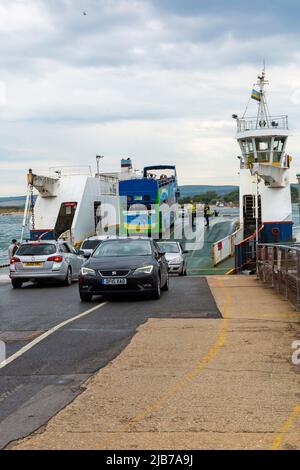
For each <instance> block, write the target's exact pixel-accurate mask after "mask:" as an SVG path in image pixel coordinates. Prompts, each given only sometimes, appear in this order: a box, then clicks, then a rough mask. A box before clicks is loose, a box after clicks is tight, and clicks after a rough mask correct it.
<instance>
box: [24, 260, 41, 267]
mask: <svg viewBox="0 0 300 470" xmlns="http://www.w3.org/2000/svg"><path fill="white" fill-rule="evenodd" d="M43 264H44V263H43V262H35V263H34V262H31V261H30V262H27V263H24V266H43Z"/></svg>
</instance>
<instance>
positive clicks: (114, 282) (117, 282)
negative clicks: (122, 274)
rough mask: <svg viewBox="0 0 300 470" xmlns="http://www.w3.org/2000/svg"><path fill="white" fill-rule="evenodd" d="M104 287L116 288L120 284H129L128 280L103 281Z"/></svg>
mask: <svg viewBox="0 0 300 470" xmlns="http://www.w3.org/2000/svg"><path fill="white" fill-rule="evenodd" d="M102 283H103V284H104V285H106V286H107V285H109V286H116V285H120V284H127V279H102Z"/></svg>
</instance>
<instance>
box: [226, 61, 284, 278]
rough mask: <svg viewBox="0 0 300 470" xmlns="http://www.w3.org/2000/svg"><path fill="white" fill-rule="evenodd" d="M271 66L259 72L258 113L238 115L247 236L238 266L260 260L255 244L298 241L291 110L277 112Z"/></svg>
mask: <svg viewBox="0 0 300 470" xmlns="http://www.w3.org/2000/svg"><path fill="white" fill-rule="evenodd" d="M268 84H269V81H268V80H267V79H266V73H265V70H263V71H262V73H261V74H260V75H259V76H258V78H257V82H256V85H255V88H253V90H252V94H251V98H252V99H254V100H255V101H256V102H257V103H258V109H257V114H256V116H255V117H248V116H246V111H245V113H244V114H243V116H242V117H239V116H238V115H236V114H233V115H232V117H233V119H235V121H236V124H237V133H236V138H237V142H238V144H239V147H240V150H241V156H239V157H238V158H239V160H240V168H239V174H240V227H241V230H242V233H243V240H242V241H241V242H240V243H239V244H238V245H237V247H236V270H237V272H240V270H242V269H243V266H245V265H246V264H247V263H248V262H249V260H252V261H253V260H254V259H255V245H256V243H257V242H262V243H289V242H292V241H293V220H292V201H291V190H290V167H291V162H292V157H291V156H290V155H289V154H288V153H287V141H288V136H289V133H290V131H289V124H288V116H287V115H271V114H270V112H269V107H268V104H267V99H266V85H268Z"/></svg>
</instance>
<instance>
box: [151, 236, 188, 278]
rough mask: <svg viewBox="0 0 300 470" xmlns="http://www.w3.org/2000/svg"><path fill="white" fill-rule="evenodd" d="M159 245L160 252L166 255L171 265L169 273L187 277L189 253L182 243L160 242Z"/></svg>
mask: <svg viewBox="0 0 300 470" xmlns="http://www.w3.org/2000/svg"><path fill="white" fill-rule="evenodd" d="M157 244H158V246H159V248H160V250H161V251H162V252H163V253H165V258H166V260H167V262H168V265H169V273H170V274H178V275H179V276H186V269H187V261H186V254H187V253H188V252H187V251H186V250H184V249H183V248H182V246H181V245H180V243H179V242H173V241H159V242H157Z"/></svg>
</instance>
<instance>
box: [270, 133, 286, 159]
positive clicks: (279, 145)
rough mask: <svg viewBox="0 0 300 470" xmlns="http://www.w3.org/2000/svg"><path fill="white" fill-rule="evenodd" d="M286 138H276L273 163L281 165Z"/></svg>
mask: <svg viewBox="0 0 300 470" xmlns="http://www.w3.org/2000/svg"><path fill="white" fill-rule="evenodd" d="M284 144H285V137H274V142H273V162H274V163H280V160H281V156H282V152H283V149H284Z"/></svg>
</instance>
